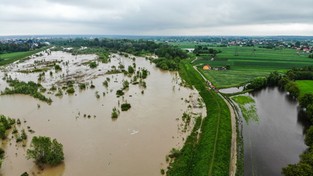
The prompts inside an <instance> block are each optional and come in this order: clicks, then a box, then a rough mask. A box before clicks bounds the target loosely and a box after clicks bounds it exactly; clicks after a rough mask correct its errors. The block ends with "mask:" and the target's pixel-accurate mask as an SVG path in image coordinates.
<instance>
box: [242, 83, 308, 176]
mask: <svg viewBox="0 0 313 176" xmlns="http://www.w3.org/2000/svg"><path fill="white" fill-rule="evenodd" d="M251 96H252V97H253V98H254V99H255V103H256V107H257V114H258V116H259V119H260V120H259V122H251V123H249V124H247V123H244V125H243V137H244V153H245V175H246V176H251V175H281V169H282V167H285V166H287V165H288V164H293V163H296V162H298V161H299V154H301V153H302V152H303V151H304V150H305V149H306V148H307V146H306V145H305V144H304V136H303V130H304V128H305V125H306V123H304V121H303V118H302V116H301V115H300V116H299V111H298V104H297V102H296V101H295V100H294V99H290V98H289V96H287V94H286V93H284V92H282V91H279V90H278V88H266V89H263V90H260V91H256V92H253V93H251Z"/></svg>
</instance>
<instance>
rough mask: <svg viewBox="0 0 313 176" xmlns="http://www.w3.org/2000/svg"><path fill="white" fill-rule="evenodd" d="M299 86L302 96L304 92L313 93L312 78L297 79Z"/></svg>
mask: <svg viewBox="0 0 313 176" xmlns="http://www.w3.org/2000/svg"><path fill="white" fill-rule="evenodd" d="M296 84H297V86H298V88H299V89H300V97H301V96H303V95H304V94H307V93H310V94H313V81H312V80H298V81H296Z"/></svg>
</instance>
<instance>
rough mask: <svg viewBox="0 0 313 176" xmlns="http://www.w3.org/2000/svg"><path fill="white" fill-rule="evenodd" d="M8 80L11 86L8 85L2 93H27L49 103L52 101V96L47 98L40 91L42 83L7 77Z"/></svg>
mask: <svg viewBox="0 0 313 176" xmlns="http://www.w3.org/2000/svg"><path fill="white" fill-rule="evenodd" d="M7 82H8V83H9V86H10V87H11V88H8V87H6V88H5V90H4V91H3V92H2V93H1V95H7V94H25V95H30V96H32V97H34V98H37V99H39V100H41V101H44V102H47V103H48V104H50V103H52V100H51V98H47V97H46V96H44V95H43V94H41V93H40V92H39V89H40V88H42V86H41V85H40V84H36V83H34V82H32V81H29V82H27V83H26V82H23V81H19V80H12V79H7Z"/></svg>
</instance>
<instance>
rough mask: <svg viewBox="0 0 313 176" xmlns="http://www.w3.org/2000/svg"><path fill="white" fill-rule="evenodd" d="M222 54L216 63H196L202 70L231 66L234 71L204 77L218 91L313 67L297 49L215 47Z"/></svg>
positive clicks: (206, 57)
mask: <svg viewBox="0 0 313 176" xmlns="http://www.w3.org/2000/svg"><path fill="white" fill-rule="evenodd" d="M214 49H216V50H220V51H222V52H221V53H219V54H218V55H217V56H216V57H215V58H214V59H212V57H211V56H210V55H201V56H198V59H197V60H196V61H195V62H193V64H194V65H197V66H199V67H201V66H202V65H205V64H209V65H211V66H212V67H225V66H227V65H229V66H230V70H223V71H213V70H212V71H211V70H210V71H203V70H202V69H200V70H202V72H203V74H204V75H205V76H206V77H207V78H208V79H209V80H211V81H212V83H213V84H214V85H215V86H216V87H218V88H226V87H233V86H239V85H242V84H244V83H246V82H248V81H250V80H251V79H253V78H256V77H263V76H266V75H268V74H269V73H270V72H273V71H278V72H281V73H283V72H285V71H287V70H288V69H290V68H293V67H303V66H307V65H313V60H312V59H310V58H308V55H307V54H303V53H297V52H296V50H294V49H276V50H275V49H265V48H258V47H255V48H253V47H235V46H232V47H215V48H214Z"/></svg>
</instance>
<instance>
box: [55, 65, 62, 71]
mask: <svg viewBox="0 0 313 176" xmlns="http://www.w3.org/2000/svg"><path fill="white" fill-rule="evenodd" d="M54 69H55V71H61V70H62V68H61V67H60V65H57V64H56V65H55V66H54Z"/></svg>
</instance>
